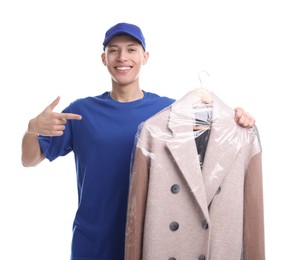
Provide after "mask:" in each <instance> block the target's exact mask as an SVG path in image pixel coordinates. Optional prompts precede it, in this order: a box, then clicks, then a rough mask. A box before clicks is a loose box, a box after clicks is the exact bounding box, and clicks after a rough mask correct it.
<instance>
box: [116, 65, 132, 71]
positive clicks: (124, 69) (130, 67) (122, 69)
mask: <svg viewBox="0 0 296 260" xmlns="http://www.w3.org/2000/svg"><path fill="white" fill-rule="evenodd" d="M115 68H116V69H117V70H120V71H129V70H130V69H132V66H125V67H115Z"/></svg>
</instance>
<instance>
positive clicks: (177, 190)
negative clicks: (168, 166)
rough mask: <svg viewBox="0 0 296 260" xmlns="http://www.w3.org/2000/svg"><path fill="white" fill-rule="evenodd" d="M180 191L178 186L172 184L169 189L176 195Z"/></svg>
mask: <svg viewBox="0 0 296 260" xmlns="http://www.w3.org/2000/svg"><path fill="white" fill-rule="evenodd" d="M179 191H180V186H179V185H178V184H174V185H173V186H172V187H171V192H172V193H174V194H176V193H178V192H179Z"/></svg>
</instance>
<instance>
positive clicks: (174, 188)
mask: <svg viewBox="0 0 296 260" xmlns="http://www.w3.org/2000/svg"><path fill="white" fill-rule="evenodd" d="M220 190H221V188H220V187H219V189H218V190H217V194H218V193H219V192H220ZM171 192H172V193H173V194H177V193H179V192H180V185H178V184H173V185H172V186H171ZM201 226H202V228H203V229H208V228H209V224H208V222H207V221H206V220H203V221H202V222H201ZM179 227H180V225H179V223H178V222H177V221H172V222H171V223H170V230H171V231H176V230H178V229H179ZM168 260H177V259H176V258H175V257H170V258H169V259H168ZM198 260H206V257H205V256H204V255H200V256H199V257H198Z"/></svg>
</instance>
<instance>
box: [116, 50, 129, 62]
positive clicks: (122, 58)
mask: <svg viewBox="0 0 296 260" xmlns="http://www.w3.org/2000/svg"><path fill="white" fill-rule="evenodd" d="M117 60H119V61H126V60H128V56H127V52H126V51H124V50H122V51H120V52H119V53H118V56H117Z"/></svg>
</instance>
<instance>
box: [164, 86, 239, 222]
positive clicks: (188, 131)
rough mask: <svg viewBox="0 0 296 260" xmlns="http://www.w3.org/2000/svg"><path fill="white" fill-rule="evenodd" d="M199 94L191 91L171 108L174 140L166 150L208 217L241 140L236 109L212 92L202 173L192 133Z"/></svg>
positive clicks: (170, 122) (170, 125)
mask: <svg viewBox="0 0 296 260" xmlns="http://www.w3.org/2000/svg"><path fill="white" fill-rule="evenodd" d="M199 94H200V92H198V91H196V90H194V91H191V92H189V93H188V94H187V95H185V96H184V97H183V98H182V99H180V100H178V101H177V102H175V103H174V104H173V105H172V106H171V111H170V112H171V113H170V115H171V116H170V119H169V123H168V126H169V128H170V129H171V131H172V133H173V138H172V140H170V141H169V142H168V143H167V147H168V149H169V151H170V152H171V154H172V156H173V158H174V160H175V162H176V164H177V165H178V167H179V169H180V172H181V173H182V175H183V176H184V179H185V180H186V182H187V184H188V186H189V188H190V190H191V192H192V194H193V196H194V197H195V200H196V202H197V203H198V204H199V206H200V208H201V209H202V211H203V213H204V215H205V217H207V218H208V205H209V204H210V202H211V200H212V198H213V197H214V195H215V193H216V192H217V190H218V189H219V187H220V185H221V183H222V182H223V179H224V177H225V175H226V174H227V171H228V169H229V167H230V166H231V164H232V162H233V160H234V158H235V157H236V156H237V154H238V148H237V147H238V146H237V141H238V140H236V139H235V138H234V137H235V135H234V133H233V131H234V130H236V129H237V128H239V126H238V125H237V124H236V123H235V122H234V119H233V118H234V111H233V109H231V108H229V107H228V106H226V105H225V104H224V103H223V102H222V101H221V100H220V99H218V98H217V96H215V95H214V94H213V93H211V95H212V100H213V122H212V125H211V133H210V139H209V142H208V145H207V150H206V155H205V159H204V163H203V170H202V171H201V168H200V164H199V160H198V154H197V150H196V144H195V136H194V132H193V125H194V123H195V113H196V110H195V109H194V103H195V102H197V101H200V98H201V96H200V95H199Z"/></svg>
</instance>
